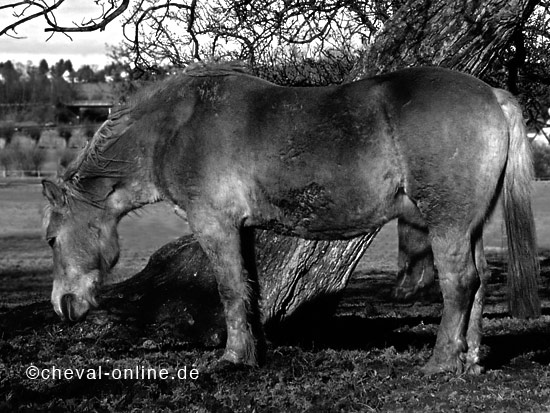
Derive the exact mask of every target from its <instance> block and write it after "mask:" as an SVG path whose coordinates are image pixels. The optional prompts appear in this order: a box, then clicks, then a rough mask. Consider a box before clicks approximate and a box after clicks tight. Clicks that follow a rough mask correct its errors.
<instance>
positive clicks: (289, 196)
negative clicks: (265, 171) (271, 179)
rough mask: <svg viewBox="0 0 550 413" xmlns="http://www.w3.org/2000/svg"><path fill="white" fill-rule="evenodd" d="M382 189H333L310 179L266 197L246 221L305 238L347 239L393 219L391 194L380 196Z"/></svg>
mask: <svg viewBox="0 0 550 413" xmlns="http://www.w3.org/2000/svg"><path fill="white" fill-rule="evenodd" d="M385 192H386V191H380V192H379V193H378V194H373V193H369V192H368V191H365V190H364V189H361V190H345V189H344V190H334V189H333V188H329V187H326V186H323V185H322V184H319V183H315V182H313V183H309V184H307V185H305V186H303V187H301V188H293V189H290V190H288V191H285V192H283V193H279V194H277V195H276V196H271V197H267V199H264V201H263V202H261V203H260V204H261V205H259V206H258V208H257V209H256V211H255V213H254V214H253V215H254V218H253V219H252V220H250V221H249V224H251V225H252V226H255V227H258V228H262V229H267V230H273V231H275V232H277V233H280V234H283V235H294V236H299V237H301V238H305V239H319V240H331V239H348V238H352V237H354V236H358V235H361V234H365V233H369V232H372V231H373V230H374V229H376V228H378V227H380V226H381V225H383V224H385V223H386V222H387V221H388V220H390V219H392V218H393V213H392V209H393V205H392V202H391V201H392V199H393V197H391V196H387V197H386V196H380V194H381V193H385Z"/></svg>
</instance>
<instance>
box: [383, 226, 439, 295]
mask: <svg viewBox="0 0 550 413" xmlns="http://www.w3.org/2000/svg"><path fill="white" fill-rule="evenodd" d="M397 234H398V238H399V250H398V258H397V266H398V268H399V269H398V272H397V280H396V283H395V284H396V285H395V288H394V290H393V293H392V295H393V298H394V299H396V300H398V301H410V300H414V299H415V298H419V297H420V296H424V295H425V294H427V293H429V292H431V287H432V286H433V284H434V280H435V267H434V265H433V253H432V246H431V244H430V241H429V234H428V228H427V227H426V226H425V225H419V224H413V223H409V222H408V221H407V220H406V219H405V218H403V217H400V218H399V219H398V221H397Z"/></svg>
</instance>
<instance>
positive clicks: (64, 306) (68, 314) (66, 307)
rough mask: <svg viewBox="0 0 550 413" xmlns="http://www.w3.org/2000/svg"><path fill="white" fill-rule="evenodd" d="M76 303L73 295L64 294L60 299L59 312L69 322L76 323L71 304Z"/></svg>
mask: <svg viewBox="0 0 550 413" xmlns="http://www.w3.org/2000/svg"><path fill="white" fill-rule="evenodd" d="M75 301H76V297H75V296H74V294H65V295H64V296H63V297H61V312H62V313H63V316H64V317H65V318H66V319H67V320H69V321H76V320H75V314H74V308H73V303H74V302H75Z"/></svg>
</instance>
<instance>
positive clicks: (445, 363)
mask: <svg viewBox="0 0 550 413" xmlns="http://www.w3.org/2000/svg"><path fill="white" fill-rule="evenodd" d="M430 232H431V234H432V235H431V236H430V238H431V241H432V248H433V252H434V258H435V262H436V265H437V268H438V272H439V283H440V287H441V292H442V294H443V314H442V317H441V323H440V325H439V330H438V333H437V339H436V344H435V347H434V350H433V354H432V357H431V358H430V360H429V361H428V363H427V364H426V365H425V366H424V368H423V371H424V373H425V374H434V373H439V372H444V371H452V372H454V373H459V374H460V373H462V372H463V371H464V369H465V363H466V350H467V342H466V337H465V336H466V329H467V325H468V322H469V319H470V312H471V309H472V304H473V298H474V295H475V293H476V291H478V287H479V283H480V281H479V277H478V273H477V269H476V265H475V262H474V256H473V251H472V243H471V234H470V233H469V232H468V231H460V230H457V229H450V230H447V231H444V232H442V231H437V230H436V231H430ZM472 332H473V330H472ZM473 338H474V336H473V335H472V339H473Z"/></svg>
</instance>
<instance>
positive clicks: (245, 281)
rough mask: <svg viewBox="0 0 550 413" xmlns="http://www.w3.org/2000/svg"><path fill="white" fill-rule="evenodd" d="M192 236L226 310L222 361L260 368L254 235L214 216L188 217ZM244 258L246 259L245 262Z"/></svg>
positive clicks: (260, 351)
mask: <svg viewBox="0 0 550 413" xmlns="http://www.w3.org/2000/svg"><path fill="white" fill-rule="evenodd" d="M188 216H189V217H190V220H189V222H190V225H191V228H192V230H193V233H194V234H195V236H196V237H197V240H198V241H199V243H200V245H201V247H202V249H203V250H204V252H205V253H206V255H207V256H208V258H209V259H210V262H211V263H212V266H213V267H214V272H215V274H216V281H217V283H218V291H219V293H220V299H221V301H222V304H223V307H224V315H225V321H226V326H227V342H226V346H225V352H224V354H223V356H222V358H221V361H226V362H230V363H233V364H245V365H250V366H257V365H258V364H260V363H261V362H262V361H263V357H264V354H263V352H265V346H264V336H263V331H262V328H261V322H260V316H259V306H258V284H257V279H254V277H255V275H256V274H255V272H256V270H255V264H254V262H251V261H253V254H251V253H250V251H253V245H246V247H244V246H243V241H244V244H246V243H247V242H253V233H251V232H250V233H249V231H251V230H248V229H242V228H239V227H238V226H236V225H234V224H231V223H228V222H225V220H223V219H219V218H216V216H215V215H213V214H209V213H205V212H200V213H197V212H196V211H194V212H192V213H188ZM245 258H247V259H246V260H245Z"/></svg>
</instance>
